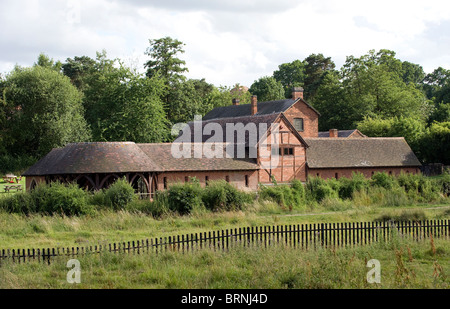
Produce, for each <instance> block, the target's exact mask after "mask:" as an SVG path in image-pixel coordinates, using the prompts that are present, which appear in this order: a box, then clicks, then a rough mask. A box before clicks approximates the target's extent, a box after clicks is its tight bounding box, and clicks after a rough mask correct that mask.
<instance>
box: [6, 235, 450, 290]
mask: <svg viewBox="0 0 450 309" xmlns="http://www.w3.org/2000/svg"><path fill="white" fill-rule="evenodd" d="M372 259H377V260H379V261H380V263H381V267H382V269H381V283H380V284H370V283H368V281H367V273H368V271H369V270H370V268H368V267H367V261H369V260H372ZM79 261H80V263H81V284H79V285H70V284H68V283H67V281H66V276H67V272H68V268H67V267H66V263H67V259H56V260H55V261H54V263H52V264H51V265H46V264H42V263H41V264H38V263H24V264H12V263H5V264H4V265H2V267H1V268H0V278H2V280H0V288H8V289H11V288H13V289H19V288H20V289H23V288H26V289H30V288H31V289H33V288H42V287H46V288H52V289H54V288H55V289H85V288H89V289H104V288H107V289H110V288H123V289H128V288H151V289H379V288H383V289H388V288H389V289H391V288H393V289H399V288H421V289H422V288H438V289H448V288H449V287H450V278H449V277H448V275H447V273H446V269H447V267H448V265H449V261H450V246H449V242H448V241H446V240H440V239H435V240H433V241H430V240H429V241H427V242H412V241H408V240H404V239H401V238H398V237H397V238H395V239H393V240H392V241H390V242H389V243H375V244H371V245H367V246H361V247H356V248H348V249H347V248H344V249H337V250H334V249H317V250H301V249H299V248H292V247H285V246H282V245H280V246H279V247H269V248H266V249H265V248H262V247H253V248H231V249H230V250H229V251H226V252H223V251H212V250H209V249H203V250H199V251H195V252H190V253H189V254H182V253H181V252H176V251H169V252H164V253H160V254H157V255H155V254H141V255H132V254H112V253H104V254H101V255H93V256H91V255H89V256H84V257H80V258H79Z"/></svg>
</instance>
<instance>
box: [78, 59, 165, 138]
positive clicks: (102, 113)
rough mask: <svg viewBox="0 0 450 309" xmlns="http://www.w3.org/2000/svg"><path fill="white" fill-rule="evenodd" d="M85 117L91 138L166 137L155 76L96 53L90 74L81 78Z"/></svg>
mask: <svg viewBox="0 0 450 309" xmlns="http://www.w3.org/2000/svg"><path fill="white" fill-rule="evenodd" d="M84 81H85V83H86V89H85V91H84V94H85V96H84V100H83V102H84V106H85V110H86V113H85V117H86V120H87V121H88V123H89V125H90V126H91V128H92V134H93V139H94V141H102V142H103V141H133V142H137V143H150V142H163V141H166V140H167V138H168V136H169V127H168V125H169V124H168V121H167V119H166V115H165V111H164V108H163V103H162V101H161V96H162V94H163V93H165V91H166V85H165V84H164V80H162V79H160V78H159V76H158V75H155V76H153V77H152V78H147V77H145V76H142V75H141V74H138V73H137V72H135V71H133V70H131V69H130V68H127V67H125V66H124V65H123V64H122V63H121V62H120V61H119V60H111V59H108V58H107V56H106V53H105V52H103V53H97V59H96V62H95V64H94V69H93V70H92V73H91V74H89V75H87V76H86V78H84Z"/></svg>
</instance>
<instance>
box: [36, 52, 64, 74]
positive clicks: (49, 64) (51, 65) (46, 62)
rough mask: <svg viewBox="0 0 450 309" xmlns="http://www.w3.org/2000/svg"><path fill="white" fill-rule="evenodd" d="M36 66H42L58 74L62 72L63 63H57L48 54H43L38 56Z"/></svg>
mask: <svg viewBox="0 0 450 309" xmlns="http://www.w3.org/2000/svg"><path fill="white" fill-rule="evenodd" d="M34 65H35V66H40V67H44V68H48V69H52V70H55V71H57V72H59V71H61V68H62V63H61V61H59V60H58V61H55V60H53V58H50V57H49V56H47V55H46V54H43V53H41V54H40V55H39V56H38V60H37V62H35V63H34Z"/></svg>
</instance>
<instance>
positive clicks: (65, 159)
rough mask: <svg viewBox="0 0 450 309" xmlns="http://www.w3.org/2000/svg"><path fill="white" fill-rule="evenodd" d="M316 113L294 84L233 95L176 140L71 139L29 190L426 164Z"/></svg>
mask: <svg viewBox="0 0 450 309" xmlns="http://www.w3.org/2000/svg"><path fill="white" fill-rule="evenodd" d="M319 117H320V114H319V112H318V111H317V110H315V109H314V108H313V107H312V106H311V105H309V104H308V103H307V102H306V101H305V100H304V99H303V89H301V88H295V89H294V91H293V96H292V99H286V100H278V101H270V102H258V101H257V97H255V96H253V97H252V103H251V104H246V105H240V104H239V101H238V100H234V101H233V105H230V106H226V107H220V108H216V109H214V110H212V111H211V112H209V113H208V114H207V115H205V117H203V119H202V121H194V122H191V123H189V124H187V125H186V126H185V127H184V128H183V130H182V131H181V132H180V136H179V138H178V139H177V140H176V141H175V142H174V143H172V144H135V143H79V144H69V145H67V146H66V147H64V148H58V149H54V150H52V151H51V152H50V153H49V154H48V155H47V156H45V157H44V158H43V159H42V160H41V161H39V162H38V163H36V164H35V165H34V166H32V167H31V168H30V169H28V170H27V171H26V173H25V174H24V176H26V177H27V189H28V190H30V189H32V188H33V187H34V186H35V185H36V184H37V183H39V182H47V183H48V182H51V181H53V180H61V181H76V182H77V183H78V184H79V185H80V186H82V187H86V188H89V189H94V190H99V189H102V188H105V187H107V186H109V185H110V184H111V183H112V182H113V181H114V180H116V179H118V178H121V177H126V179H127V180H128V181H129V182H130V183H131V184H132V185H133V187H135V189H136V191H137V192H141V193H147V194H149V195H150V196H152V195H153V194H154V193H155V192H156V191H157V190H164V189H166V188H167V187H169V186H170V185H171V184H173V183H180V182H181V183H182V182H186V181H189V179H190V178H189V177H196V178H197V179H198V180H199V181H200V183H201V184H202V185H206V184H207V183H208V181H212V180H219V179H223V180H226V181H228V182H230V183H232V184H233V185H235V186H237V187H239V188H240V189H244V190H253V191H254V190H257V188H258V184H260V183H261V184H267V183H271V182H272V180H273V179H275V180H276V181H277V182H278V183H289V182H291V181H293V180H294V179H298V180H300V181H306V179H307V178H308V177H309V176H319V177H323V178H333V177H335V178H340V177H350V176H351V174H352V172H361V173H363V174H364V175H366V176H367V177H371V175H373V173H375V172H382V171H384V172H387V173H390V174H399V173H400V172H401V171H405V172H410V173H417V172H419V167H420V166H421V164H420V162H419V160H418V159H417V157H416V156H415V155H414V153H413V152H412V150H411V148H410V147H409V145H408V144H407V143H406V141H405V140H404V138H368V137H366V136H365V135H363V134H362V133H361V132H359V131H358V130H349V131H338V130H334V129H333V130H330V131H329V132H319V130H318V128H319ZM199 132H200V133H199ZM186 147H187V148H186ZM181 150H182V151H181ZM181 153H183V156H180V155H178V154H181Z"/></svg>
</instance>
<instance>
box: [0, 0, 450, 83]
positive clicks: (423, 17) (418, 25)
mask: <svg viewBox="0 0 450 309" xmlns="http://www.w3.org/2000/svg"><path fill="white" fill-rule="evenodd" d="M449 25H450V3H449V2H448V1H442V0H429V1H427V2H423V1H418V0H410V1H392V0H379V1H376V2H370V3H369V2H367V1H357V0H341V1H334V0H325V1H323V0H322V1H313V0H304V1H294V0H277V1H275V0H273V1H272V0H264V1H260V0H259V1H256V0H252V1H238V0H230V1H211V0H209V1H208V0H193V1H182V0H166V1H144V0H132V1H123V0H95V1H94V0H91V1H87V0H66V1H50V0H29V1H24V0H23V1H19V0H16V1H12V0H2V10H1V11H0V51H1V53H0V72H5V71H9V70H11V69H12V67H13V65H14V64H15V63H18V64H21V65H31V64H33V62H35V61H36V59H37V56H38V54H39V53H40V52H45V53H46V54H48V55H49V56H50V57H52V58H55V59H59V60H61V61H64V60H65V59H66V58H68V57H71V58H73V57H74V56H82V55H87V56H90V57H95V52H96V51H101V50H102V49H105V50H106V51H107V52H108V55H109V56H110V57H119V58H121V59H123V60H125V62H126V63H127V64H129V65H132V66H133V67H135V68H139V69H140V70H142V71H143V64H144V63H145V60H146V59H147V58H146V56H145V55H144V52H145V50H146V48H147V47H148V39H156V38H160V37H164V36H171V37H172V38H177V39H179V40H181V41H182V42H184V43H185V44H186V46H185V50H186V53H185V54H183V55H180V58H182V59H184V60H186V63H187V67H188V68H189V73H188V77H190V78H206V80H207V81H208V82H211V83H214V84H215V85H227V86H231V85H233V84H235V83H240V84H243V85H247V86H250V85H251V83H253V81H254V80H256V79H258V78H259V77H262V76H266V75H271V74H272V72H273V71H274V70H276V69H277V67H278V65H280V64H281V63H284V62H288V61H293V60H295V59H304V58H305V57H307V56H308V55H309V54H311V53H323V54H324V55H325V56H328V57H332V59H333V60H334V61H335V62H336V64H337V67H340V66H341V65H342V64H343V63H344V61H345V57H346V56H349V55H355V56H360V55H362V54H365V53H366V52H368V51H369V50H370V49H375V50H378V49H381V48H387V49H392V50H394V51H396V52H397V56H398V57H399V58H400V59H402V60H407V61H411V62H414V63H418V64H421V65H423V67H424V69H425V70H427V71H431V70H433V69H434V68H437V67H438V66H443V67H446V68H450V57H449V56H448V52H447V51H448V50H449V47H450V46H449V44H450V43H449V41H450V40H449V36H448V35H447V33H448V26H449Z"/></svg>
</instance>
